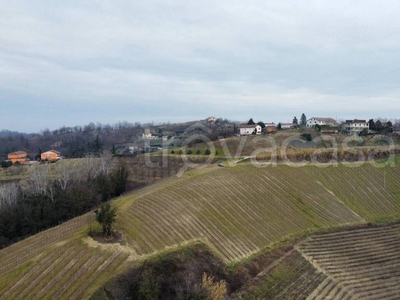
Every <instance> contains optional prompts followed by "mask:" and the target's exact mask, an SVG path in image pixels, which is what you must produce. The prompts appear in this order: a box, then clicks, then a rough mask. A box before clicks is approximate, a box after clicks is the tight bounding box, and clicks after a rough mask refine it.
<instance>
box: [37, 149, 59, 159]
mask: <svg viewBox="0 0 400 300" xmlns="http://www.w3.org/2000/svg"><path fill="white" fill-rule="evenodd" d="M40 159H41V160H48V161H56V160H59V159H61V152H59V151H56V150H49V151H46V152H43V153H42V154H41V155H40Z"/></svg>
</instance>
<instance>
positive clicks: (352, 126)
mask: <svg viewBox="0 0 400 300" xmlns="http://www.w3.org/2000/svg"><path fill="white" fill-rule="evenodd" d="M344 128H345V129H346V130H347V131H348V133H349V134H350V135H359V134H360V132H361V131H363V130H364V129H367V130H369V123H368V122H367V121H366V120H357V119H354V120H346V122H345V123H344Z"/></svg>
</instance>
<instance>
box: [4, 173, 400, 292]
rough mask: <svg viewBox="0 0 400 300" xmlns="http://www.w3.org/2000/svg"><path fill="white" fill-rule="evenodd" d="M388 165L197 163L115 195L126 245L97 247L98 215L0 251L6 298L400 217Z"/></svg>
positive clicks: (396, 176)
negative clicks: (154, 258)
mask: <svg viewBox="0 0 400 300" xmlns="http://www.w3.org/2000/svg"><path fill="white" fill-rule="evenodd" d="M382 172H383V170H381V169H376V168H372V167H369V166H367V165H366V166H363V167H360V168H356V169H351V168H347V167H338V168H318V167H315V166H308V167H304V168H292V167H288V166H283V165H280V166H278V167H275V168H256V167H254V166H252V165H239V166H236V167H233V168H229V167H225V168H218V167H210V168H207V169H203V170H194V171H190V172H188V173H185V174H184V176H183V177H181V178H175V179H168V180H165V181H161V182H159V183H157V184H155V185H154V186H151V187H148V188H146V189H143V190H141V191H139V192H137V193H134V194H132V195H129V196H126V197H123V198H121V199H118V200H117V201H115V205H116V206H117V207H118V213H117V214H118V217H117V224H116V228H117V230H118V231H119V232H120V233H121V234H122V235H123V238H124V246H121V245H118V246H117V245H116V246H112V247H100V246H98V247H97V248H93V247H91V246H89V245H88V244H87V243H86V242H85V240H84V237H87V230H88V226H89V224H90V222H91V221H93V219H94V216H93V213H91V214H87V215H85V216H82V217H79V218H76V219H74V220H71V221H69V222H67V223H65V224H63V225H61V226H58V227H56V228H53V229H50V230H48V231H45V232H43V233H41V234H38V235H35V236H33V237H31V238H29V239H26V240H24V241H21V242H20V243H17V244H14V245H12V246H10V247H8V248H5V249H3V250H0V299H14V298H15V299H23V298H32V299H45V298H73V299H84V298H87V297H88V296H89V295H90V294H91V293H92V292H93V291H94V290H96V289H97V288H98V287H99V286H100V285H101V284H102V283H103V282H105V281H106V280H108V279H110V278H111V277H112V276H115V275H116V274H117V273H118V272H121V270H123V269H124V268H126V267H127V266H129V264H130V263H128V262H131V261H132V260H138V259H143V258H145V257H147V256H149V255H152V254H154V253H158V252H160V251H163V250H165V249H168V248H173V247H177V246H179V245H180V244H185V243H188V242H190V241H193V240H200V241H203V242H205V243H207V245H209V246H210V248H211V249H213V250H215V252H216V253H217V254H218V255H220V256H221V258H223V259H224V260H225V261H226V262H234V261H239V260H241V259H242V258H246V257H248V256H249V255H250V254H253V253H255V252H257V251H259V250H260V249H262V248H264V247H266V246H268V245H271V244H274V243H276V242H279V241H280V240H282V239H283V238H285V237H288V236H293V235H298V234H303V233H304V232H312V231H314V230H320V229H322V228H327V227H336V226H344V225H349V224H359V223H365V222H366V220H376V219H380V218H386V217H396V216H399V213H400V170H399V169H398V168H386V169H385V172H386V174H385V176H386V178H385V184H383V182H382V174H383V173H382ZM367 182H369V183H367ZM371 182H372V183H373V184H371ZM375 183H376V184H375ZM371 207H372V208H371ZM317 238H318V237H317ZM310 245H311V244H310ZM304 247H306V246H304ZM310 247H311V246H310ZM393 247H394V246H393ZM304 249H305V250H304V251H305V252H304V253H305V255H308V254H307V253H306V248H304ZM310 249H311V250H312V248H310ZM309 254H310V255H312V254H313V253H312V252H310V253H309ZM300 258H301V257H300ZM297 259H298V257H297V258H296V259H295V260H294V261H297ZM299 268H300V269H301V268H305V269H308V265H307V264H304V263H302V262H299ZM300 269H299V270H300ZM321 278H322V277H319V279H321ZM329 278H330V279H329V280H333V279H332V277H329ZM81 279H82V280H81ZM319 279H318V280H319ZM335 280H336V279H335ZM322 282H323V281H322ZM325 283H328V282H325ZM321 285H322V283H321ZM327 285H328V284H327Z"/></svg>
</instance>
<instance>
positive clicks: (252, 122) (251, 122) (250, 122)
mask: <svg viewBox="0 0 400 300" xmlns="http://www.w3.org/2000/svg"><path fill="white" fill-rule="evenodd" d="M247 125H256V123H254V121H253V118H250V120H249V121H248V122H247Z"/></svg>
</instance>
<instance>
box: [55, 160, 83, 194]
mask: <svg viewBox="0 0 400 300" xmlns="http://www.w3.org/2000/svg"><path fill="white" fill-rule="evenodd" d="M77 170H78V164H77V162H76V161H75V160H61V161H59V162H57V164H56V165H55V172H54V173H55V177H56V181H57V182H58V184H59V186H60V188H61V189H63V190H65V189H66V188H67V186H68V184H69V183H70V182H71V181H72V180H74V179H76V178H77V177H78V172H77Z"/></svg>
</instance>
